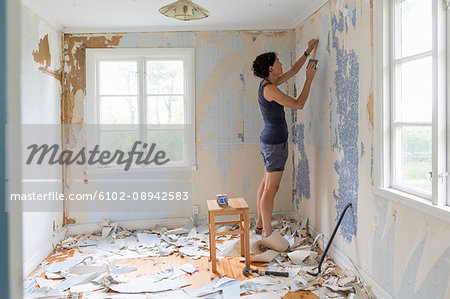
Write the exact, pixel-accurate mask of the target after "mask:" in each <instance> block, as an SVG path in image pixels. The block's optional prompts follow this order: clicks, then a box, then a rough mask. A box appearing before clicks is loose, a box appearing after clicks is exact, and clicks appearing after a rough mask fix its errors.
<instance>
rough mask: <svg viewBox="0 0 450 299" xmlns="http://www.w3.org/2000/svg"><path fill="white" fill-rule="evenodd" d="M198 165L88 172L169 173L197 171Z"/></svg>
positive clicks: (94, 169)
mask: <svg viewBox="0 0 450 299" xmlns="http://www.w3.org/2000/svg"><path fill="white" fill-rule="evenodd" d="M196 170H197V165H191V166H188V165H173V166H164V167H162V166H161V167H141V168H130V169H129V170H128V171H125V170H123V168H91V169H89V168H88V169H87V170H86V174H87V175H91V174H127V173H145V172H158V171H161V172H167V171H196Z"/></svg>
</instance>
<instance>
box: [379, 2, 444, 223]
mask: <svg viewBox="0 0 450 299" xmlns="http://www.w3.org/2000/svg"><path fill="white" fill-rule="evenodd" d="M395 1H397V0H380V1H374V10H373V13H374V40H373V44H374V81H373V84H374V98H375V101H374V121H375V124H374V188H373V191H374V195H375V196H378V197H382V198H385V199H388V200H392V201H394V202H397V203H400V204H402V205H405V206H408V207H411V208H414V209H416V210H419V211H421V212H424V213H426V214H429V215H432V216H435V217H438V218H440V219H443V220H446V221H449V222H450V207H449V205H450V186H449V185H450V184H449V183H448V177H447V180H445V175H444V179H442V178H440V177H439V176H437V175H434V176H433V178H432V197H431V198H429V199H427V198H425V197H423V196H420V194H412V193H410V192H405V191H408V190H399V189H395V188H393V186H392V183H391V182H392V173H391V167H392V159H391V157H392V153H391V145H392V140H391V129H392V127H391V110H392V107H391V102H392V101H391V89H390V84H391V76H392V69H391V57H392V56H391V55H392V53H393V52H392V47H391V45H392V40H393V37H392V31H391V27H390V24H391V23H392V14H393V9H392V5H393V4H392V3H393V2H395ZM433 1H434V3H433V18H434V20H435V21H434V24H433V32H434V34H433V38H432V42H433V51H435V52H434V53H433V54H434V55H433V56H434V57H435V58H434V60H433V74H434V76H435V78H434V82H436V83H435V84H437V82H439V83H438V86H440V88H439V89H438V88H433V92H434V94H433V114H432V122H433V128H432V138H433V143H434V144H436V145H437V146H433V149H432V152H433V153H432V154H433V162H432V163H433V164H432V172H433V173H440V174H445V169H450V167H449V166H450V158H449V157H450V156H449V153H450V135H449V134H450V105H446V99H449V100H450V88H446V86H450V63H446V58H447V57H449V60H450V49H449V47H447V51H444V50H443V49H445V47H446V40H445V39H447V41H450V24H449V23H450V22H447V23H446V19H447V20H449V21H450V12H449V11H448V10H447V11H445V10H444V9H443V5H444V0H433ZM445 32H446V33H447V37H445V35H444V33H445ZM438 33H440V34H441V35H440V36H438ZM443 35H444V36H443ZM447 74H449V75H447ZM445 82H447V84H445ZM436 107H440V108H441V109H436ZM442 107H444V108H442ZM446 115H448V117H446ZM446 127H448V128H449V129H448V130H446ZM438 137H440V138H438ZM446 148H447V149H448V150H446ZM435 156H436V157H438V159H436V158H435ZM446 166H447V168H446ZM442 181H443V182H444V183H441V182H442ZM446 181H447V182H446ZM447 194H449V196H446V195H447Z"/></svg>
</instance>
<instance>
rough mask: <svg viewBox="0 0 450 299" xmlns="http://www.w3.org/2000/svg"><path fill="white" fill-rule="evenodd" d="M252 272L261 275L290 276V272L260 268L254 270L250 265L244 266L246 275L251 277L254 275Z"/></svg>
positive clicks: (243, 271) (243, 272)
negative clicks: (260, 269) (261, 269)
mask: <svg viewBox="0 0 450 299" xmlns="http://www.w3.org/2000/svg"><path fill="white" fill-rule="evenodd" d="M252 273H256V274H259V275H273V276H282V277H289V272H277V271H259V270H252V269H250V268H248V267H244V270H242V274H244V276H245V277H249V276H250V275H252Z"/></svg>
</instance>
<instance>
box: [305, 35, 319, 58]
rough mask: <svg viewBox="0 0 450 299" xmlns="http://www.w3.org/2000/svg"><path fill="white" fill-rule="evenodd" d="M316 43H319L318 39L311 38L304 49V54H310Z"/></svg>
mask: <svg viewBox="0 0 450 299" xmlns="http://www.w3.org/2000/svg"><path fill="white" fill-rule="evenodd" d="M318 43H319V39H318V38H312V39H311V40H310V41H309V42H308V49H306V53H308V54H311V52H312V51H313V50H314V49H315V48H316V46H317V44H318Z"/></svg>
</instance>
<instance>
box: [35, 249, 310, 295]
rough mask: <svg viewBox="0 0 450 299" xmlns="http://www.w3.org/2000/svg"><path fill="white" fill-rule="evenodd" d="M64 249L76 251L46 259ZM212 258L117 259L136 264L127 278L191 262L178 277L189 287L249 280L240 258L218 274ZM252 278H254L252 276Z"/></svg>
mask: <svg viewBox="0 0 450 299" xmlns="http://www.w3.org/2000/svg"><path fill="white" fill-rule="evenodd" d="M57 252H61V253H63V254H68V256H73V254H74V250H73V249H71V250H59V251H53V252H52V253H51V254H50V255H49V256H48V257H47V258H46V259H45V260H46V261H47V262H48V263H50V264H51V263H53V262H55V261H56V262H62V261H64V260H65V259H66V257H58V256H56V257H52V255H53V254H55V253H57ZM208 260H209V258H208V257H201V258H200V259H197V260H193V259H191V258H188V257H184V258H182V257H179V256H175V255H174V254H172V255H170V256H167V257H146V258H133V259H122V260H119V259H118V260H117V263H118V264H120V263H126V264H129V266H127V267H136V268H137V271H134V272H130V273H126V274H122V275H124V276H126V277H149V276H155V275H157V274H158V273H159V272H160V271H162V270H164V269H167V268H174V269H176V268H178V267H179V266H181V265H183V264H185V263H191V264H193V265H195V266H196V267H197V271H196V272H195V273H193V274H192V275H184V276H181V277H179V278H177V279H178V280H183V281H187V282H190V283H192V285H190V286H187V287H185V288H184V289H186V290H191V289H196V288H198V287H201V286H202V285H205V284H207V283H208V282H210V281H211V280H212V279H214V278H215V277H218V276H223V275H226V276H227V277H230V278H235V279H238V280H245V279H247V277H245V276H244V275H243V274H242V269H243V267H244V265H245V264H244V263H243V262H240V261H239V257H226V258H223V259H218V263H217V271H218V272H219V274H214V273H212V272H211V270H210V262H209V261H208ZM264 268H265V267H261V266H257V264H255V263H253V264H252V269H258V270H263V269H264ZM37 271H39V268H36V269H35V270H34V271H33V272H32V273H31V274H30V276H32V275H34V274H35V273H37ZM40 277H43V278H45V273H42V274H41V275H40ZM250 278H251V277H250ZM283 298H284V299H294V298H295V299H299V298H303V299H313V298H314V299H316V298H319V297H318V296H316V295H314V294H313V293H312V292H310V291H297V292H295V293H288V294H287V295H286V296H284V297H283Z"/></svg>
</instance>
